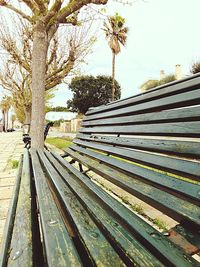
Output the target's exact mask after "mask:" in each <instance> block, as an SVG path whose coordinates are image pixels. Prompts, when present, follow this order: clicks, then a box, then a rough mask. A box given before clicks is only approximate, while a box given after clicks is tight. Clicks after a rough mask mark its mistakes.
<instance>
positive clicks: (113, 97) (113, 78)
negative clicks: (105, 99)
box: [112, 52, 115, 101]
mask: <svg viewBox="0 0 200 267" xmlns="http://www.w3.org/2000/svg"><path fill="white" fill-rule="evenodd" d="M114 100H115V53H114V52H112V101H114Z"/></svg>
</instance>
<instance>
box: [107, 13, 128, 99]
mask: <svg viewBox="0 0 200 267" xmlns="http://www.w3.org/2000/svg"><path fill="white" fill-rule="evenodd" d="M124 24H125V19H124V18H123V17H121V16H119V14H118V13H115V15H114V16H111V17H108V21H107V22H104V28H103V30H104V32H105V34H106V39H108V44H109V46H110V49H111V51H112V101H114V100H115V56H116V55H117V54H119V52H120V51H121V48H120V44H122V45H123V46H124V45H125V44H126V40H127V32H128V28H127V27H124Z"/></svg>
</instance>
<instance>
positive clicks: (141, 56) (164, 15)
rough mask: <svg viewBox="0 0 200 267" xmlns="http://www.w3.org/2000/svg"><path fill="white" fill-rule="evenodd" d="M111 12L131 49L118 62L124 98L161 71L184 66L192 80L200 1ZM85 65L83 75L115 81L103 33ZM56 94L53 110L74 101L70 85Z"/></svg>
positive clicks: (157, 1) (112, 6)
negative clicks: (119, 20)
mask: <svg viewBox="0 0 200 267" xmlns="http://www.w3.org/2000/svg"><path fill="white" fill-rule="evenodd" d="M123 1H124V0H123ZM130 1H132V0H130ZM102 7H104V6H102ZM107 9H108V12H107V15H114V13H115V12H118V13H119V14H120V15H121V16H122V17H124V18H125V19H126V25H127V26H128V27H129V33H128V38H127V45H126V47H125V48H122V51H121V53H120V54H119V55H117V58H116V80H117V81H118V82H119V83H120V85H121V87H122V98H125V97H129V96H132V95H134V94H138V93H139V92H140V91H139V87H140V85H141V84H142V83H143V82H145V81H146V80H148V79H159V74H160V70H161V69H163V70H164V71H165V73H166V74H171V73H173V72H174V70H175V65H176V64H181V66H182V71H183V73H184V74H188V73H189V70H190V66H191V64H192V63H193V62H194V61H195V60H197V59H199V60H200V34H199V29H200V15H199V12H200V0H144V1H142V0H138V1H136V2H135V3H134V4H133V5H132V6H129V5H123V4H119V3H117V2H115V0H109V4H108V5H107ZM86 60H87V63H88V64H87V65H83V66H82V70H83V72H84V74H88V75H90V74H92V75H99V74H106V75H111V60H112V55H111V51H110V48H109V47H108V44H107V41H106V40H105V37H104V33H103V31H102V30H101V29H99V32H98V41H97V42H96V44H95V45H94V47H93V53H92V54H90V55H89V56H88V58H87V59H86ZM55 94H56V97H55V98H54V100H53V101H52V104H53V105H54V106H57V105H62V106H66V101H67V100H68V99H70V98H71V96H72V94H71V92H70V91H69V90H68V89H67V86H66V85H61V86H60V89H59V90H58V91H56V92H55ZM0 97H1V95H0Z"/></svg>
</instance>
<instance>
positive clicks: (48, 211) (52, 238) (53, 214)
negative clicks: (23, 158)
mask: <svg viewBox="0 0 200 267" xmlns="http://www.w3.org/2000/svg"><path fill="white" fill-rule="evenodd" d="M31 158H32V164H33V172H34V178H35V183H36V190H37V196H38V203H39V211H40V217H41V225H42V233H43V238H44V246H45V252H46V253H45V254H46V256H47V257H46V258H47V262H48V266H52V267H53V266H58V267H59V266H60V267H62V266H77V267H78V266H82V264H81V261H80V258H79V255H78V253H77V251H76V248H75V246H74V243H73V241H72V238H71V237H70V235H69V233H68V231H67V229H66V226H65V224H64V221H63V219H62V217H61V214H60V212H59V211H58V208H57V206H56V204H55V200H54V199H53V196H52V193H51V192H50V189H49V186H48V183H47V179H46V177H45V175H44V173H43V170H42V167H41V165H40V162H39V158H38V156H37V154H36V152H35V151H33V150H32V151H31Z"/></svg>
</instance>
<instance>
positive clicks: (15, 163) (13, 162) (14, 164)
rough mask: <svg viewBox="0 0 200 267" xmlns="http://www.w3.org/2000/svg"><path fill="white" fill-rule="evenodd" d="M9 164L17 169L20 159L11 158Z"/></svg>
mask: <svg viewBox="0 0 200 267" xmlns="http://www.w3.org/2000/svg"><path fill="white" fill-rule="evenodd" d="M8 165H9V167H10V168H11V169H17V167H18V165H19V161H18V160H16V159H9V160H8Z"/></svg>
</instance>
